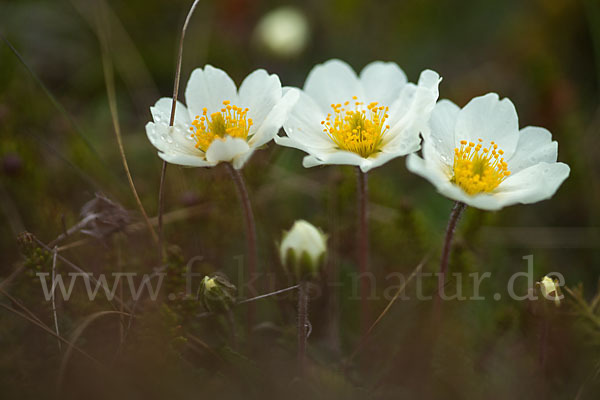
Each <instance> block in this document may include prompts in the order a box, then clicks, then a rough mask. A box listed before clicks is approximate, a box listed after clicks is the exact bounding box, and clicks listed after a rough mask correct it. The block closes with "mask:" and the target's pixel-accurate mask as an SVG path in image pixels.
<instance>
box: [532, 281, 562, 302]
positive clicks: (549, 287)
mask: <svg viewBox="0 0 600 400" xmlns="http://www.w3.org/2000/svg"><path fill="white" fill-rule="evenodd" d="M537 284H538V287H539V288H540V292H542V296H544V298H546V299H547V300H551V301H554V304H556V306H557V307H558V306H560V299H561V298H562V295H561V293H560V287H559V286H558V285H557V281H555V280H552V278H550V277H549V276H545V277H544V278H543V279H542V280H541V282H538V283H537Z"/></svg>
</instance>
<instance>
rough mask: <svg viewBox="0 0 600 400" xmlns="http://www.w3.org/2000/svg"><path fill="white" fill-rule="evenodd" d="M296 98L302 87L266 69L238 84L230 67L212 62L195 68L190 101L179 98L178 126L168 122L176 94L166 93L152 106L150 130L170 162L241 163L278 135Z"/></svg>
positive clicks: (150, 136) (187, 95) (187, 92)
mask: <svg viewBox="0 0 600 400" xmlns="http://www.w3.org/2000/svg"><path fill="white" fill-rule="evenodd" d="M297 98H298V91H297V90H295V89H283V90H282V88H281V83H280V82H279V78H278V77H277V75H269V74H268V73H267V72H266V71H265V70H262V69H259V70H256V71H254V72H253V73H251V74H250V75H248V76H247V77H246V79H244V81H243V82H242V84H241V86H240V88H239V90H237V89H236V86H235V83H234V82H233V81H232V80H231V78H230V77H229V76H228V75H227V73H225V71H222V70H220V69H218V68H214V67H212V66H210V65H207V66H205V67H204V69H201V68H197V69H195V70H194V71H193V72H192V75H191V76H190V80H189V81H188V84H187V88H186V90H185V100H186V103H187V107H186V106H184V105H183V104H181V103H180V102H177V107H176V112H175V123H174V126H173V127H169V120H170V116H171V105H172V99H170V98H161V99H160V100H158V101H157V102H156V104H155V105H154V107H150V111H151V113H152V118H153V120H154V122H148V124H146V134H147V135H148V139H150V142H151V143H152V144H153V145H154V147H156V148H157V149H158V150H159V153H158V155H159V156H160V157H161V158H162V159H163V160H165V161H167V162H169V163H173V164H179V165H185V166H190V167H213V166H215V165H217V164H218V163H220V162H230V163H232V165H233V167H234V168H236V169H240V168H241V167H242V166H243V165H244V163H245V162H246V161H247V160H248V158H250V156H251V155H252V153H253V152H254V150H255V149H256V148H258V147H260V146H262V145H264V144H266V143H268V142H269V141H270V140H271V139H273V136H275V135H277V132H278V131H279V129H280V128H281V126H282V124H283V122H284V121H285V119H286V118H287V115H288V113H289V110H290V109H291V107H292V106H293V105H294V103H295V102H296V100H297Z"/></svg>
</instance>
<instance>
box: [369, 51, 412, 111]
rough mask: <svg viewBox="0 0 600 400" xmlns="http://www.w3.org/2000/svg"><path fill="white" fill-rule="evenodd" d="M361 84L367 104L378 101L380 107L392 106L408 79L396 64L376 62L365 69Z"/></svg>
mask: <svg viewBox="0 0 600 400" xmlns="http://www.w3.org/2000/svg"><path fill="white" fill-rule="evenodd" d="M360 82H361V84H362V87H363V91H364V93H365V102H366V103H371V102H374V101H376V102H378V103H379V104H380V105H383V106H390V105H391V104H392V103H393V102H395V101H396V100H397V99H398V97H399V95H400V92H401V91H402V88H403V87H404V85H406V82H407V79H406V74H405V73H404V71H402V70H401V69H400V67H399V66H398V65H397V64H396V63H393V62H382V61H375V62H372V63H370V64H369V65H367V66H366V67H365V68H363V70H362V71H361V73H360Z"/></svg>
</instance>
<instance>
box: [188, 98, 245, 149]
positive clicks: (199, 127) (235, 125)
mask: <svg viewBox="0 0 600 400" xmlns="http://www.w3.org/2000/svg"><path fill="white" fill-rule="evenodd" d="M230 103H231V102H230V101H229V100H225V101H224V102H223V106H224V107H223V108H221V111H220V112H215V113H212V114H210V115H207V110H206V108H204V109H203V110H202V116H199V115H197V116H196V118H195V119H194V121H193V122H192V126H191V127H190V130H191V131H192V137H193V138H194V139H196V148H197V149H200V150H202V151H204V152H205V151H206V150H208V147H209V146H210V144H211V143H212V142H213V140H215V139H221V140H222V139H224V138H225V136H231V137H234V138H241V139H244V140H247V139H248V131H249V130H250V127H251V126H252V123H253V122H252V118H247V114H248V109H247V108H241V107H238V106H234V105H231V104H230Z"/></svg>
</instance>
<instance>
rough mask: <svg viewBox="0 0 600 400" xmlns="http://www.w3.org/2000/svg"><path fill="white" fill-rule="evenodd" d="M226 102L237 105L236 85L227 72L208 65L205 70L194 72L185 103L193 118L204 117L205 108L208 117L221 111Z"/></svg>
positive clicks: (187, 89) (187, 88) (189, 82)
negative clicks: (203, 110)
mask: <svg viewBox="0 0 600 400" xmlns="http://www.w3.org/2000/svg"><path fill="white" fill-rule="evenodd" d="M224 100H229V101H231V102H232V103H233V104H235V103H237V93H236V88H235V83H233V81H232V80H231V78H230V77H229V75H227V73H226V72H225V71H223V70H220V69H218V68H214V67H213V66H211V65H206V66H205V67H204V70H202V69H200V68H197V69H195V70H194V71H193V72H192V75H191V76H190V80H189V81H188V84H187V87H186V88H185V102H186V103H187V106H188V109H189V112H190V117H191V118H194V117H195V116H196V115H202V109H203V108H204V107H206V108H207V111H208V115H210V114H211V113H213V112H218V111H220V110H221V108H222V107H223V101H224Z"/></svg>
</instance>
